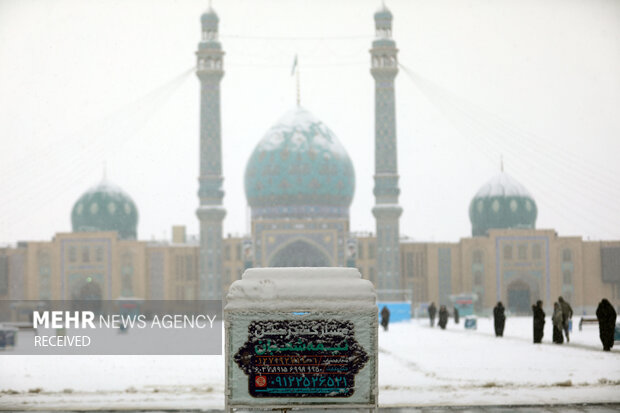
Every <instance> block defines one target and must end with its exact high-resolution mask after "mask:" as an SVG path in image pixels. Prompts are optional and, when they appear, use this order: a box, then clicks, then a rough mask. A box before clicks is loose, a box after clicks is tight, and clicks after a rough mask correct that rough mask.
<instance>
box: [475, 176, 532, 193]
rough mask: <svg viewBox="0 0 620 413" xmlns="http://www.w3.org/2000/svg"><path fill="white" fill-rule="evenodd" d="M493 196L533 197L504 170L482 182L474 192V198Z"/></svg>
mask: <svg viewBox="0 0 620 413" xmlns="http://www.w3.org/2000/svg"><path fill="white" fill-rule="evenodd" d="M494 196H521V197H527V198H531V199H534V198H533V197H532V195H531V194H530V193H529V191H528V190H527V189H526V188H525V187H524V186H523V185H522V184H521V183H519V182H518V181H517V180H516V179H514V178H513V177H511V176H510V175H508V174H507V173H506V172H500V173H499V174H497V175H495V176H494V177H493V178H492V179H491V180H490V181H489V182H487V183H486V184H484V185H483V186H482V187H481V188H480V189H479V190H478V192H477V193H476V196H475V198H486V197H494Z"/></svg>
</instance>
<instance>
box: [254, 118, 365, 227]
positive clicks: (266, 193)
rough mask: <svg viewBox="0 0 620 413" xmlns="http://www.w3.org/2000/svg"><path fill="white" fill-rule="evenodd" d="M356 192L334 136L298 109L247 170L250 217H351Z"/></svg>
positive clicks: (350, 169)
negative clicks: (322, 215) (341, 215)
mask: <svg viewBox="0 0 620 413" xmlns="http://www.w3.org/2000/svg"><path fill="white" fill-rule="evenodd" d="M354 191H355V172H354V171H353V164H352V163H351V159H350V158H349V155H348V154H347V152H346V150H345V149H344V147H343V146H342V145H341V144H340V142H339V141H338V139H337V138H336V135H334V133H333V132H332V131H331V130H330V129H329V128H328V127H327V126H325V124H324V123H323V122H321V121H320V120H318V119H317V118H315V117H314V116H313V115H312V114H311V113H310V112H308V111H307V110H305V109H303V108H301V107H297V108H295V109H293V110H291V111H290V112H288V113H287V114H286V115H285V116H283V117H282V118H281V119H280V120H279V121H278V122H277V123H276V124H275V125H273V126H272V127H271V128H270V129H269V130H268V131H267V133H266V134H265V136H264V137H263V138H262V140H261V141H260V142H259V143H258V145H256V148H255V149H254V152H252V155H251V156H250V159H249V161H248V163H247V166H246V170H245V194H246V197H247V200H248V204H249V205H250V206H251V207H252V213H253V214H256V213H257V212H258V213H259V214H263V213H265V214H267V213H277V214H281V215H290V214H291V213H293V214H294V213H300V214H305V215H307V214H312V213H317V214H321V213H332V214H346V215H348V209H349V205H351V201H352V200H353V193H354Z"/></svg>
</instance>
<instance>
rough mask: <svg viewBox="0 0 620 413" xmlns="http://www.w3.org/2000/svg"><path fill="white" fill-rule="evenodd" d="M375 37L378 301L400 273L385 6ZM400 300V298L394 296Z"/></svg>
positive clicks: (392, 61) (391, 50)
mask: <svg viewBox="0 0 620 413" xmlns="http://www.w3.org/2000/svg"><path fill="white" fill-rule="evenodd" d="M374 18H375V29H376V38H375V40H374V41H373V42H372V49H370V55H371V69H370V73H371V74H372V77H373V78H374V79H375V176H374V179H375V188H374V195H375V206H374V208H373V209H372V213H373V215H374V216H375V220H376V225H377V280H376V286H377V289H378V293H379V299H380V300H381V299H393V298H391V297H387V296H385V295H384V297H382V291H386V290H391V291H394V290H402V289H403V284H402V280H401V274H400V251H399V249H400V242H399V241H400V232H399V219H400V215H401V214H402V211H403V210H402V208H401V207H400V206H399V205H398V196H399V194H400V189H399V188H398V178H399V176H398V162H397V161H398V156H397V150H396V102H395V94H394V79H395V78H396V75H397V74H398V59H397V54H398V49H397V48H396V42H394V40H392V13H391V12H390V11H389V10H388V9H387V7H385V3H383V4H382V7H381V8H380V9H379V10H378V11H377V12H376V13H375V16H374ZM396 298H397V299H403V298H404V297H396Z"/></svg>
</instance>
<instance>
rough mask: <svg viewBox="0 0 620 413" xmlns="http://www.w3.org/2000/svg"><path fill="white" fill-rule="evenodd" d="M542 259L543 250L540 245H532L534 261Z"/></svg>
mask: <svg viewBox="0 0 620 413" xmlns="http://www.w3.org/2000/svg"><path fill="white" fill-rule="evenodd" d="M541 258H542V248H541V246H540V244H534V245H532V259H535V260H539V259H541Z"/></svg>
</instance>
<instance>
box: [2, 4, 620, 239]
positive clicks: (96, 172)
mask: <svg viewBox="0 0 620 413" xmlns="http://www.w3.org/2000/svg"><path fill="white" fill-rule="evenodd" d="M379 5H380V2H379V1H369V0H363V1H359V0H339V1H328V0H318V1H301V0H287V1H285V0H271V1H267V0H264V1H253V0H252V1H251V0H230V1H225V2H224V1H217V0H216V1H214V2H213V7H214V9H215V10H216V11H217V13H218V15H219V17H220V34H221V39H220V40H221V42H222V45H223V48H224V50H225V52H226V56H225V58H224V68H225V71H226V74H225V76H224V78H223V81H222V85H221V90H222V109H221V110H222V142H223V165H224V166H223V167H224V177H225V181H224V190H225V192H226V195H225V198H224V206H225V208H226V209H227V211H228V214H227V217H226V219H225V221H224V232H225V233H234V234H244V233H248V232H249V231H248V226H247V221H248V220H247V210H246V199H245V194H244V189H243V174H244V171H245V163H246V161H247V159H248V158H249V156H250V153H251V151H252V150H253V148H254V146H255V145H256V143H258V141H259V140H260V139H261V137H262V136H263V134H264V133H265V132H266V131H267V129H268V128H269V127H270V126H271V125H272V124H273V123H274V122H275V121H276V120H277V119H278V118H279V117H280V116H281V115H282V114H283V113H285V112H286V111H287V110H289V109H291V108H292V107H294V105H295V81H294V78H293V77H291V76H290V72H291V65H292V62H293V58H294V56H295V54H298V55H299V65H300V71H301V102H302V106H304V107H305V108H306V109H308V110H309V111H310V112H312V113H313V114H314V115H316V116H317V117H318V118H319V119H321V120H322V121H323V122H324V123H325V124H326V125H327V126H328V127H330V128H331V129H332V130H333V131H334V132H335V134H336V135H337V136H338V138H339V139H340V141H341V142H342V144H343V145H344V147H345V148H346V149H347V151H348V153H349V155H350V157H351V159H352V161H353V164H354V167H355V172H356V182H357V186H356V191H355V197H354V200H353V204H352V205H351V229H352V230H353V231H370V232H374V231H375V223H374V219H373V217H372V214H371V208H372V206H373V204H374V199H373V195H372V187H373V179H372V175H373V168H374V154H373V148H374V142H373V140H374V113H373V108H374V100H373V99H374V94H373V79H372V77H371V75H370V73H369V67H370V57H369V53H368V49H369V48H370V44H371V42H372V39H373V36H374V22H373V13H374V12H375V10H376V9H377V8H378V6H379ZM207 6H208V2H207V1H174V0H158V1H146V0H134V1H129V2H128V1H122V0H107V1H103V2H102V1H90V0H57V1H56V0H19V1H17V0H0V139H2V149H3V150H2V151H0V194H2V202H1V203H0V243H14V242H16V241H18V240H49V239H51V237H52V236H53V235H54V234H55V233H57V232H68V231H70V230H71V223H70V212H71V208H72V206H73V204H74V202H75V201H76V200H77V199H78V198H79V196H80V195H81V194H82V193H83V192H84V191H85V190H87V189H88V188H89V187H91V186H93V185H95V184H97V183H98V182H99V181H100V180H101V178H102V174H103V164H104V162H105V164H106V165H107V166H106V170H107V176H108V179H109V180H110V181H112V182H114V183H115V184H117V185H119V186H120V187H122V188H123V189H124V190H125V191H126V192H128V193H129V194H130V195H131V196H132V198H133V199H134V201H135V202H136V204H137V206H138V209H139V213H140V221H139V226H138V236H139V239H152V238H157V239H160V238H164V237H169V236H170V228H171V226H172V225H186V226H187V227H188V232H189V233H192V234H196V233H197V232H198V220H197V218H196V216H195V210H196V208H197V206H198V197H197V190H198V181H197V177H198V167H199V164H198V145H199V134H198V133H199V125H198V122H199V119H198V111H199V82H198V79H197V78H196V76H195V75H194V74H193V72H191V71H190V69H191V68H192V67H193V66H194V65H195V51H196V48H197V44H198V42H199V41H200V15H201V13H202V12H203V11H204V10H205V9H206V8H207ZM387 6H388V7H389V8H390V9H391V10H392V13H393V14H394V26H393V34H394V39H395V40H396V42H397V46H398V48H399V50H400V52H399V61H400V63H401V64H403V65H404V66H405V67H407V68H408V69H410V70H411V71H413V73H414V74H415V76H418V78H417V79H418V80H417V83H416V82H414V81H413V80H412V78H410V77H409V76H407V74H406V73H405V71H403V70H401V71H400V73H399V74H398V76H397V79H396V104H397V138H398V150H399V154H398V157H399V173H400V177H401V178H400V187H401V197H400V204H401V205H402V206H403V208H404V213H403V216H402V218H401V226H400V228H401V234H403V235H406V236H409V237H412V238H413V239H416V240H435V241H440V240H441V241H457V240H458V239H459V238H461V237H467V236H470V234H471V225H470V222H469V217H468V207H469V202H470V201H471V198H472V197H473V196H474V194H475V192H476V191H477V190H478V189H479V188H480V187H481V186H482V185H483V184H484V183H485V182H486V181H487V180H489V179H491V178H492V177H493V176H494V174H496V173H498V172H499V169H500V157H501V156H503V160H504V169H505V171H506V172H507V173H509V174H510V175H511V176H512V177H514V178H515V179H517V180H518V181H519V182H521V183H522V184H523V185H525V187H527V188H528V190H529V191H530V192H531V193H532V195H533V196H534V198H535V200H536V202H537V205H538V220H537V228H545V229H546V228H552V229H555V230H557V231H558V233H559V234H560V235H563V236H568V235H578V236H583V237H584V238H585V239H588V238H589V239H620V214H619V213H618V212H617V210H618V207H617V205H618V204H619V203H620V179H619V178H618V177H619V176H620V162H618V155H619V154H620V76H619V75H618V73H620V2H617V1H613V0H608V1H602V0H581V1H576V0H546V1H540V0H504V1H493V2H491V1H485V0H465V1H461V0H438V1H437V0H435V1H408V0H389V1H387ZM420 79H422V80H420Z"/></svg>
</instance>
